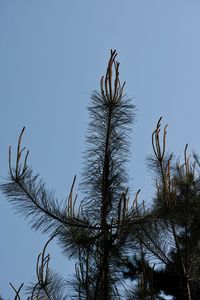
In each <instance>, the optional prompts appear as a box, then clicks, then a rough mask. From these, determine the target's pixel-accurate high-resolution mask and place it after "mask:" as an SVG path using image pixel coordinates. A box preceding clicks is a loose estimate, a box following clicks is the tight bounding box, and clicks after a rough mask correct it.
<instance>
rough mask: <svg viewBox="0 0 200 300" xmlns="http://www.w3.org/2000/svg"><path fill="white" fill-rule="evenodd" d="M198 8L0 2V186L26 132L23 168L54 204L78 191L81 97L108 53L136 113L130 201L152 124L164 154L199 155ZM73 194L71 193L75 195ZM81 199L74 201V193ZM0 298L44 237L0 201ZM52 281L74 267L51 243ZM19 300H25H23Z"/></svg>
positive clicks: (147, 192)
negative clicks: (163, 136) (162, 129)
mask: <svg viewBox="0 0 200 300" xmlns="http://www.w3.org/2000/svg"><path fill="white" fill-rule="evenodd" d="M199 32H200V2H199V1H198V0H188V1H186V0H162V1H161V0H137V1H136V0H129V1H128V0H125V1H118V0H115V1H114V0H110V1H106V0H101V1H94V0H85V1H78V0H73V1H70V0H57V1H55V0H40V1H39V0H34V1H31V0H17V1H14V0H0V44H1V46H0V66H1V67H0V104H1V109H0V182H1V183H3V182H5V179H6V176H7V170H8V146H9V145H10V144H11V145H12V146H13V149H14V148H15V147H16V144H17V139H18V136H19V133H20V131H21V129H22V127H23V126H26V132H25V135H24V145H25V146H27V148H29V149H30V158H29V163H30V165H31V166H32V167H33V170H34V171H35V173H36V174H37V173H39V174H40V176H41V178H43V179H44V181H45V182H46V185H47V187H48V188H50V189H51V188H52V189H55V191H56V195H57V197H58V198H59V199H61V200H62V199H64V198H66V197H67V194H68V191H69V187H70V184H71V182H72V180H73V176H74V174H77V177H78V181H77V185H78V183H79V182H80V181H81V171H82V165H83V158H82V156H83V155H82V154H83V151H84V148H85V135H86V133H87V128H88V121H89V118H88V112H87V107H88V105H89V100H90V94H91V92H92V91H93V90H97V89H98V88H99V79H100V77H101V76H102V75H103V74H104V72H105V69H106V64H107V61H108V58H109V55H110V49H111V48H112V49H116V50H117V52H118V60H119V62H120V68H121V79H122V80H125V81H126V82H127V83H126V92H127V95H128V96H129V97H131V98H132V99H133V103H134V104H135V105H136V107H137V112H136V120H135V123H134V125H133V133H132V144H131V149H130V150H131V161H130V163H129V164H128V169H129V171H130V182H129V184H130V190H131V193H132V197H134V193H135V192H136V191H137V190H138V189H139V188H141V190H142V192H141V196H140V197H141V199H144V200H146V201H151V200H152V197H153V188H152V184H153V182H152V178H151V175H150V174H149V172H148V170H147V167H146V156H147V155H149V154H150V153H152V149H151V133H152V130H153V129H154V127H155V124H156V122H157V120H158V118H159V117H160V116H163V125H165V124H166V123H167V124H168V125H169V126H168V147H169V149H170V150H171V151H173V152H175V153H176V154H177V155H180V156H181V157H182V154H183V150H184V146H185V144H186V143H189V147H190V149H191V150H192V149H195V150H196V151H197V153H200V137H199V131H198V119H199V112H200V38H199ZM77 189H78V187H77ZM78 193H79V196H80V197H81V194H80V191H78ZM0 222H1V226H0V237H1V247H0V249H1V250H0V270H1V272H0V294H1V295H2V296H3V297H4V298H5V299H6V300H7V299H9V298H10V299H13V298H12V297H13V292H12V290H11V288H10V287H9V282H12V283H13V284H14V285H16V286H19V285H20V284H21V283H22V282H24V283H25V284H28V283H29V282H31V281H33V280H34V278H35V262H36V257H37V255H38V253H39V252H40V251H41V249H42V247H43V245H44V243H45V241H46V240H47V236H45V235H41V233H39V232H33V231H32V230H31V229H30V227H29V226H28V222H27V220H24V219H23V217H20V216H19V215H17V214H15V211H14V209H13V208H12V206H11V204H10V203H7V201H6V200H5V198H4V196H3V195H2V194H1V201H0ZM49 250H50V252H51V253H52V265H53V267H54V269H55V270H56V271H60V272H61V273H62V274H63V275H65V274H66V277H67V276H70V274H72V272H73V264H72V263H68V261H67V262H66V261H65V260H64V259H63V258H62V254H61V250H60V248H59V246H57V245H56V243H53V244H52V245H51V246H50V247H49ZM23 299H25V298H23Z"/></svg>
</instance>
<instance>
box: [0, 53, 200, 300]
mask: <svg viewBox="0 0 200 300" xmlns="http://www.w3.org/2000/svg"><path fill="white" fill-rule="evenodd" d="M116 56H117V53H116V51H112V50H111V54H110V59H109V62H108V67H107V70H106V74H105V76H103V77H102V78H101V80H100V91H95V92H93V94H92V96H91V104H90V107H89V113H90V120H91V121H90V123H89V129H88V135H87V149H86V151H85V156H84V158H85V164H84V170H83V178H82V184H81V188H82V191H83V195H84V197H83V199H82V201H81V202H79V204H78V203H77V202H78V201H77V195H74V186H75V181H76V176H75V177H74V180H73V183H72V186H71V190H70V192H69V196H68V199H67V201H66V203H64V204H61V203H60V202H59V200H57V198H56V197H55V194H54V193H53V192H52V191H50V190H48V189H47V188H46V186H45V184H44V183H43V181H42V180H40V179H39V176H38V175H34V172H33V171H32V169H31V168H30V167H29V166H28V155H29V151H27V152H26V153H25V148H23V147H22V146H21V144H22V137H23V134H24V130H25V128H23V130H22V132H21V134H20V136H19V140H18V146H17V155H16V162H15V165H14V167H13V166H12V151H11V147H10V149H9V178H8V181H7V182H6V183H5V184H2V185H1V189H2V191H3V192H4V194H5V195H6V197H7V198H8V200H9V201H10V202H11V203H12V204H13V205H14V207H15V208H16V209H17V211H18V212H19V213H20V214H22V215H23V216H24V217H25V218H28V219H29V222H30V225H31V227H32V228H33V229H35V230H40V231H42V232H43V233H46V234H48V235H49V240H48V242H47V243H46V245H45V247H44V249H43V251H42V253H41V254H40V255H39V256H38V259H37V265H36V271H37V272H36V282H35V283H33V284H32V285H31V286H29V287H28V289H27V292H28V295H29V298H28V299H29V300H36V299H48V300H57V299H60V300H64V299H87V300H94V299H96V300H111V299H141V300H142V299H143V300H144V299H164V298H163V297H164V296H163V297H162V296H161V293H162V292H164V293H165V294H168V295H172V296H174V297H175V299H177V300H179V299H183V300H184V299H188V300H191V299H199V296H200V278H199V270H200V263H199V261H200V260H199V259H200V252H199V251H200V247H199V240H200V238H199V232H198V228H199V225H200V224H199V223H200V221H199V212H200V205H199V200H200V196H199V191H200V176H199V175H200V173H199V166H200V163H199V159H198V156H197V155H196V154H194V155H193V161H192V159H190V157H189V156H188V154H187V146H186V148H185V152H184V163H183V164H182V165H181V164H180V162H179V161H177V160H176V159H175V157H174V155H172V154H170V153H168V152H167V151H166V135H167V130H166V128H167V127H165V128H164V132H163V136H162V137H161V118H160V119H159V121H158V123H157V126H156V129H155V130H154V131H153V134H152V147H153V155H152V156H151V157H150V158H149V168H150V169H151V170H153V171H154V177H155V187H156V193H155V197H154V203H153V204H152V206H151V207H150V206H147V205H145V204H144V202H141V203H140V204H139V201H138V195H139V192H140V191H138V192H137V193H136V195H135V198H134V200H133V201H132V202H131V201H130V195H129V189H128V186H127V184H128V175H127V172H126V163H127V161H128V158H129V148H130V147H129V133H130V129H131V126H130V125H131V124H132V122H133V120H134V117H135V114H134V112H135V106H134V105H133V104H132V103H131V100H130V99H128V98H127V97H126V94H125V93H124V87H125V83H123V84H121V82H120V78H119V63H118V62H117V61H116ZM53 238H56V239H57V241H58V243H59V244H60V245H61V247H62V249H63V253H64V254H65V255H67V256H68V257H69V258H73V259H75V261H76V264H75V273H74V276H73V278H72V279H71V280H69V279H67V280H64V279H62V278H61V276H60V275H59V274H57V273H54V272H53V271H52V270H51V269H50V267H49V262H50V256H49V255H46V248H47V245H48V244H49V242H50V241H51V240H52V239H53ZM127 278H129V279H130V278H131V279H132V284H131V286H130V285H129V284H127ZM11 286H12V288H13V290H14V291H15V294H16V295H15V299H20V295H19V293H20V290H21V288H22V286H23V284H22V285H21V286H20V287H19V288H18V289H17V288H15V287H14V286H13V285H12V284H11Z"/></svg>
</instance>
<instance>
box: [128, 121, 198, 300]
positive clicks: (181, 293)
mask: <svg viewBox="0 0 200 300" xmlns="http://www.w3.org/2000/svg"><path fill="white" fill-rule="evenodd" d="M160 127H161V119H160V120H159V121H158V124H157V127H156V129H155V131H154V132H153V135H152V146H153V151H154V155H153V156H152V157H150V159H149V167H150V168H151V169H152V170H154V171H155V174H156V176H155V185H156V193H155V199H154V203H153V206H152V209H151V214H152V220H153V222H152V223H149V225H150V224H151V226H149V227H148V228H147V227H145V226H144V227H143V230H142V232H143V234H142V235H141V236H140V237H139V239H140V242H141V245H142V247H143V253H145V255H143V256H142V258H141V257H140V258H139V259H135V260H132V262H129V268H128V272H126V273H125V276H127V277H130V278H133V279H134V278H137V276H135V274H136V273H137V274H138V276H141V275H143V274H145V280H146V285H148V286H150V287H151V290H153V296H152V297H158V295H159V294H160V292H161V291H163V292H164V293H165V294H167V295H171V296H173V297H174V298H175V299H177V300H184V299H185V300H186V299H187V300H191V299H193V300H194V299H195V300H197V299H199V297H200V276H199V271H200V247H199V240H200V234H199V226H200V219H199V216H200V172H199V167H200V164H199V159H198V156H197V155H196V154H193V159H192V158H191V157H190V156H189V155H188V154H187V148H188V145H186V147H185V151H184V163H183V164H181V163H180V162H179V160H177V159H175V158H174V155H172V154H168V153H167V151H166V133H167V131H166V128H167V126H166V127H165V128H164V134H163V138H161V137H160ZM161 140H162V143H161ZM140 232H141V230H140ZM135 238H137V237H135ZM149 255H150V256H149ZM140 264H142V265H143V268H141V267H140ZM143 277H144V276H143ZM144 299H146V298H144ZM151 299H154V298H151ZM155 299H157V298H155Z"/></svg>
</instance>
